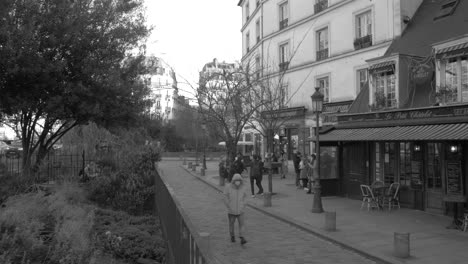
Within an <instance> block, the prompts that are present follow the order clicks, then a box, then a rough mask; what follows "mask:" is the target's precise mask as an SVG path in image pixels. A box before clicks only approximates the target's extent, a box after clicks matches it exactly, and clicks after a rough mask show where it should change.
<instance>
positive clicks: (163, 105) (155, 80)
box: [145, 56, 184, 122]
mask: <svg viewBox="0 0 468 264" xmlns="http://www.w3.org/2000/svg"><path fill="white" fill-rule="evenodd" d="M145 63H146V65H147V66H148V67H149V74H148V75H147V76H145V78H146V79H147V80H148V82H149V85H150V89H151V94H150V97H151V100H152V101H153V105H152V107H151V109H150V111H149V112H150V115H151V117H152V118H155V119H160V120H162V121H164V122H169V121H170V120H173V119H174V118H175V114H174V113H176V112H177V108H178V104H179V102H181V101H180V100H178V97H179V94H178V92H179V91H178V88H177V79H176V76H175V72H174V70H173V69H172V68H171V67H169V65H167V64H166V63H165V62H164V61H163V60H162V59H161V58H158V57H155V56H149V57H148V58H146V61H145ZM183 101H184V100H183Z"/></svg>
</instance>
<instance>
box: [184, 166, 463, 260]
mask: <svg viewBox="0 0 468 264" xmlns="http://www.w3.org/2000/svg"><path fill="white" fill-rule="evenodd" d="M178 163H179V165H180V166H182V161H181V160H179V161H178ZM184 167H186V166H184ZM207 167H208V169H207V171H206V176H202V177H200V171H199V168H197V172H196V173H194V172H191V171H190V172H191V173H192V174H193V175H195V176H197V177H198V178H199V179H202V180H204V181H205V182H207V183H209V184H210V185H211V186H212V188H213V187H214V188H221V187H219V186H218V182H219V177H218V168H217V161H209V162H207ZM187 171H189V170H187ZM246 179H247V178H246ZM262 185H263V187H264V189H265V190H266V189H267V186H268V179H267V177H264V180H263V182H262ZM273 192H276V193H277V194H276V195H274V196H273V199H272V205H273V206H272V207H264V206H263V198H262V197H261V196H260V197H256V198H254V199H252V200H251V203H250V205H251V207H252V208H253V209H256V210H258V211H262V212H264V213H266V214H269V215H271V216H273V217H276V218H277V219H279V220H281V221H284V222H286V223H289V224H291V225H293V226H296V227H298V228H300V229H303V230H305V231H308V232H310V233H314V234H317V235H319V236H322V237H324V238H326V239H328V240H329V241H334V242H335V243H338V244H341V245H342V246H344V247H346V248H350V249H352V250H355V251H357V252H360V253H362V254H366V255H368V256H369V257H372V258H374V259H376V260H379V261H380V262H387V263H414V264H419V263H421V264H427V263H434V264H435V263H437V264H439V263H454V264H455V263H468V250H467V244H468V232H461V231H459V230H452V229H446V226H448V225H449V224H450V223H451V218H450V217H447V216H441V215H433V214H429V213H426V212H421V211H416V210H410V209H404V208H402V209H400V210H398V209H396V210H392V211H388V210H385V211H370V212H368V211H366V210H360V206H361V202H360V201H357V200H351V199H347V198H342V197H323V198H322V202H323V207H324V209H325V210H326V211H335V212H336V215H337V220H336V222H337V223H336V225H337V231H336V232H327V231H325V230H324V228H323V227H324V214H314V213H311V210H310V209H311V208H312V201H313V195H308V194H306V193H305V192H304V191H303V190H297V189H296V187H295V183H294V179H293V176H292V175H289V176H288V178H286V179H279V177H278V176H277V175H276V176H274V179H273ZM394 232H401V233H405V232H408V233H410V244H411V257H410V258H407V259H401V258H397V257H394V256H393V235H394Z"/></svg>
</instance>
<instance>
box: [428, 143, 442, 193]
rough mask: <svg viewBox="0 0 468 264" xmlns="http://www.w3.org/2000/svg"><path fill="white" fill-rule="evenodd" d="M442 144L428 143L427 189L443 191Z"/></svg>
mask: <svg viewBox="0 0 468 264" xmlns="http://www.w3.org/2000/svg"><path fill="white" fill-rule="evenodd" d="M441 151H442V144H441V143H427V155H428V157H427V176H426V177H427V188H428V189H439V190H440V189H442V170H441V160H442V159H441V156H440V155H441Z"/></svg>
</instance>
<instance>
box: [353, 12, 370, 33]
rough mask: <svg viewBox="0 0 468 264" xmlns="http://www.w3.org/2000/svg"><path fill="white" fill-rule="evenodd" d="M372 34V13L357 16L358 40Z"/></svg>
mask: <svg viewBox="0 0 468 264" xmlns="http://www.w3.org/2000/svg"><path fill="white" fill-rule="evenodd" d="M371 34H372V19H371V11H367V12H365V13H362V14H360V15H357V16H356V38H362V37H365V36H368V35H371Z"/></svg>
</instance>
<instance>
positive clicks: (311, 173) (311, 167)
mask: <svg viewBox="0 0 468 264" xmlns="http://www.w3.org/2000/svg"><path fill="white" fill-rule="evenodd" d="M307 166H308V181H309V186H308V190H307V193H308V194H311V193H312V185H313V184H315V177H316V175H315V173H316V171H315V169H316V166H317V155H315V153H312V154H311V155H310V157H309V161H308V163H307Z"/></svg>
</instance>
